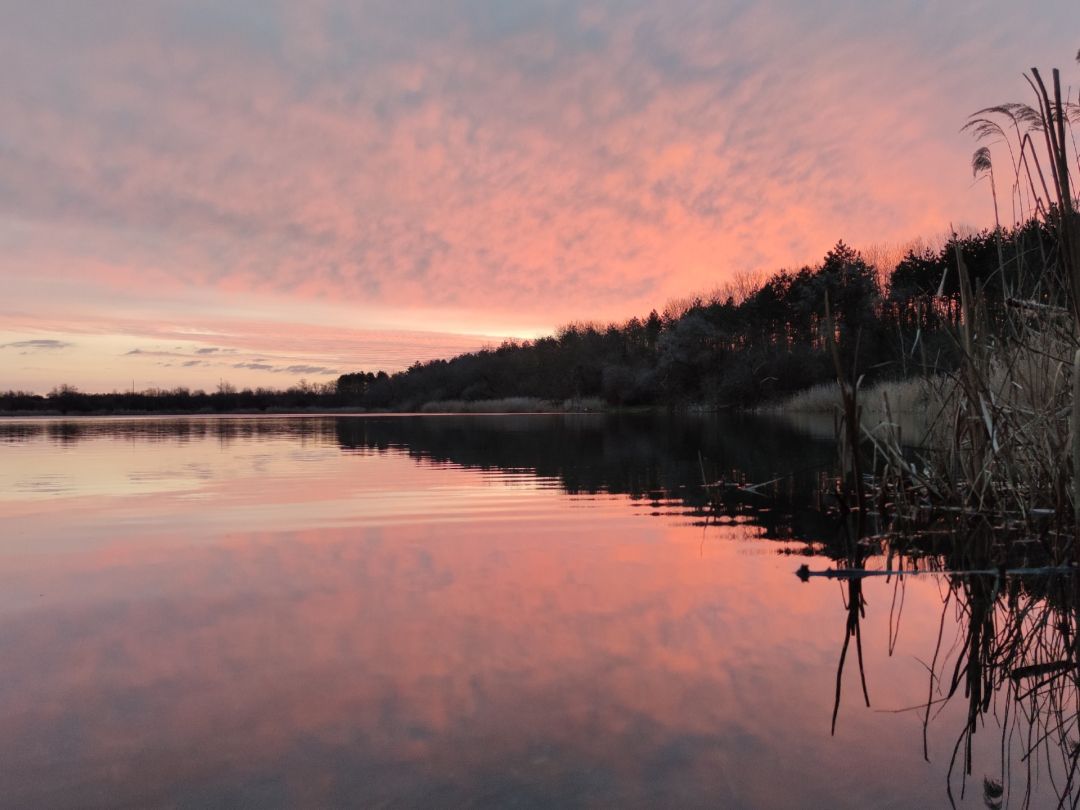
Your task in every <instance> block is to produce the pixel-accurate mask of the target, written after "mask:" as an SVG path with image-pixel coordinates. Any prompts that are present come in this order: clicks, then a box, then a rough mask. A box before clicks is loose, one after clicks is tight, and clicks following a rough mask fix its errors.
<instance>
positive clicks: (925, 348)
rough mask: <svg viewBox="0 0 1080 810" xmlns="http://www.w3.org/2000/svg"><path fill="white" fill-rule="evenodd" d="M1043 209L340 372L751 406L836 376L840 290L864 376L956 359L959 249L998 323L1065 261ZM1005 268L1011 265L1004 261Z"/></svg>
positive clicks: (420, 395) (460, 393)
mask: <svg viewBox="0 0 1080 810" xmlns="http://www.w3.org/2000/svg"><path fill="white" fill-rule="evenodd" d="M1052 236H1053V235H1052V234H1050V233H1048V232H1047V231H1046V228H1045V226H1044V225H1040V224H1038V223H1035V222H1031V223H1028V224H1026V225H1023V226H1020V227H1017V228H1015V229H1011V230H1006V231H1002V232H1000V233H997V232H995V231H982V232H979V233H975V234H972V235H968V236H965V237H954V238H953V239H951V240H949V241H948V242H947V243H946V244H944V245H943V246H941V247H940V248H938V249H931V248H924V249H921V250H914V249H913V250H910V251H908V253H907V254H906V255H905V256H903V258H902V259H901V260H900V261H899V262H898V263H897V265H896V267H895V268H894V269H892V270H891V271H890V272H889V273H888V274H887V275H883V274H882V273H881V272H880V270H879V268H877V267H875V266H873V265H872V264H871V263H869V262H868V261H866V260H865V259H864V258H863V256H862V255H861V254H860V253H858V252H857V251H855V250H853V249H852V248H851V247H849V246H848V245H846V244H844V243H843V242H842V241H841V242H839V243H837V245H836V246H835V247H834V248H833V249H832V250H830V251H829V252H828V254H827V255H826V256H825V257H824V259H823V260H822V262H821V263H820V264H818V265H816V266H812V267H811V266H806V267H803V268H801V269H799V270H797V271H793V272H792V271H780V272H778V273H776V274H775V275H773V276H772V277H770V278H768V279H767V280H765V281H764V282H763V283H760V284H757V285H754V286H752V287H750V288H749V289H745V290H742V291H736V290H733V289H729V290H727V291H725V292H722V293H720V294H714V295H713V296H710V297H709V298H708V299H694V300H691V301H689V302H687V303H686V304H685V305H684V306H682V307H680V308H678V309H676V310H674V311H669V312H667V313H665V314H664V315H660V314H658V313H657V312H656V311H653V312H651V313H650V314H649V315H648V316H647V317H645V318H632V319H630V320H629V321H627V322H625V323H623V324H611V325H607V326H596V325H590V324H584V325H579V324H571V325H569V326H566V327H564V328H562V329H560V330H559V331H558V333H557V334H555V335H553V336H550V337H543V338H539V339H537V340H533V341H521V342H518V341H510V342H507V343H504V344H503V345H501V346H499V347H498V348H492V349H484V350H482V351H478V352H472V353H468V354H463V355H460V356H458V357H455V358H453V359H450V360H434V361H431V362H427V363H417V364H415V365H413V366H412V367H410V368H409V369H407V370H406V371H403V372H400V373H398V374H394V375H390V376H387V375H383V374H378V375H376V374H371V373H363V372H357V373H354V374H346V375H343V376H342V377H340V378H339V379H338V383H337V390H336V396H337V397H338V400H339V401H341V402H346V403H349V404H354V405H357V406H362V407H367V408H375V409H382V408H402V407H404V408H408V407H416V406H418V405H421V404H423V403H425V402H431V401H443V400H464V401H472V400H483V399H493V398H511V397H532V398H539V399H544V400H553V401H557V402H558V401H564V400H580V399H587V398H600V399H603V400H604V401H605V402H606V403H608V404H609V405H613V406H635V405H684V404H691V403H700V404H707V405H715V406H718V407H730V406H743V407H745V406H750V405H754V404H757V403H760V402H763V401H766V400H769V399H775V398H779V397H783V396H787V395H789V394H792V393H794V392H796V391H799V390H802V389H804V388H807V387H809V386H812V385H815V384H817V383H821V382H826V381H829V380H832V379H834V378H835V369H834V364H833V361H832V359H831V356H830V355H829V353H828V351H827V348H826V342H825V335H824V332H823V328H824V324H825V300H826V295H827V296H828V299H829V301H830V305H831V309H832V313H833V316H834V323H835V329H836V338H837V341H838V345H839V349H840V355H841V361H842V362H843V363H844V366H845V369H858V371H859V373H861V374H865V375H866V376H867V378H868V381H870V380H873V379H874V378H882V377H890V376H891V377H897V378H899V377H904V376H909V375H911V374H914V373H918V372H922V371H924V370H926V369H927V367H931V368H935V369H940V370H947V369H949V368H952V367H954V366H955V364H956V362H957V360H958V352H959V348H958V345H957V343H956V341H955V340H954V339H953V337H952V335H953V328H954V327H955V326H956V325H957V323H959V321H960V319H961V317H962V307H961V300H960V287H959V282H958V278H959V276H958V273H957V270H956V267H957V261H958V257H959V259H960V260H962V261H963V262H964V264H965V266H966V268H967V271H968V275H969V278H970V279H971V283H972V284H973V285H975V286H977V287H979V288H981V289H982V290H983V291H984V292H985V296H984V300H985V301H987V306H988V307H989V309H990V310H991V312H990V316H991V318H992V320H993V322H995V323H1000V322H1001V317H1000V315H1001V313H1002V312H1003V308H1004V306H1005V305H1006V299H1007V298H1009V297H1013V298H1019V299H1028V298H1031V297H1033V296H1036V295H1037V290H1038V288H1039V279H1040V278H1042V276H1043V273H1044V271H1045V268H1046V267H1047V266H1049V265H1050V264H1052V263H1053V262H1054V261H1055V257H1054V255H1053V253H1052V251H1050V248H1049V245H1051V244H1053V239H1052V238H1051V237H1052ZM1001 267H1004V268H1005V275H1004V276H1003V274H1002V272H1001V270H1000V268H1001Z"/></svg>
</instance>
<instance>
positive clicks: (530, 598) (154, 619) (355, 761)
mask: <svg viewBox="0 0 1080 810" xmlns="http://www.w3.org/2000/svg"><path fill="white" fill-rule="evenodd" d="M699 452H700V453H701V454H702V456H703V463H704V464H705V465H706V467H707V468H708V474H709V475H710V476H712V475H714V474H717V473H719V472H720V471H726V473H727V475H728V477H729V480H730V479H731V477H732V475H745V476H746V477H747V479H748V480H751V481H766V480H769V479H772V478H774V477H777V476H780V475H787V474H792V475H790V476H789V477H787V478H784V479H783V480H782V481H781V482H779V483H777V484H775V485H773V486H769V487H766V488H765V493H766V494H765V496H763V497H759V498H754V497H749V496H748V497H747V498H745V499H744V500H741V501H735V500H732V501H730V502H729V503H727V505H726V506H725V507H724V508H723V509H721V510H720V511H719V512H718V513H710V512H708V511H707V510H706V509H705V502H706V501H705V496H704V493H703V491H702V488H701V487H700V483H701V477H702V476H701V464H702V461H699V456H698V454H699ZM831 454H832V450H831V448H830V447H829V446H828V445H827V444H822V443H817V442H815V441H813V440H810V439H807V438H803V437H801V436H799V435H798V434H794V433H790V432H787V431H785V430H784V429H782V428H780V427H778V426H776V425H771V424H767V423H756V422H751V421H745V420H744V421H727V422H725V421H716V420H713V419H701V420H685V419H684V420H677V419H671V418H666V417H645V418H633V419H632V418H613V417H602V416H595V417H590V416H566V417H562V416H493V417H434V416H433V417H390V418H375V417H371V418H324V417H318V418H270V417H266V418H263V417H259V418H248V417H245V418H224V419H218V418H192V419H180V420H177V419H144V420H97V421H77V422H61V421H33V422H29V421H27V422H3V423H0V516H2V518H3V528H4V530H3V533H2V538H0V650H2V651H3V655H2V656H0V804H2V805H3V806H5V807H19V808H22V807H33V808H50V807H140V808H143V807H190V808H207V807H257V808H273V807H286V806H300V807H372V806H392V807H443V806H470V807H471V806H480V807H506V806H512V807H574V806H590V807H610V806H653V807H660V806H663V807H725V808H738V807H938V806H943V805H944V806H947V805H948V798H947V794H946V787H947V784H948V780H947V772H948V770H949V764H950V761H951V759H952V756H953V748H954V746H955V745H956V743H957V740H958V739H959V738H960V734H961V732H962V731H963V728H964V725H965V722H966V713H967V706H968V703H967V701H966V700H965V699H964V698H963V695H959V696H957V697H955V699H954V700H951V701H946V702H942V703H941V704H937V705H935V708H934V711H935V716H934V717H933V718H932V720H931V723H930V726H929V733H928V736H927V749H928V755H929V762H927V761H925V760H924V755H923V754H924V752H923V713H922V711H921V710H916V711H897V710H901V709H907V708H909V707H919V706H920V705H922V706H925V704H926V700H927V697H928V694H929V692H928V690H930V681H929V676H928V669H927V667H928V666H929V665H930V662H931V659H932V657H933V655H934V647H935V641H936V639H937V636H938V633H939V627H941V628H942V632H943V634H944V637H945V639H946V643H945V644H944V645H943V652H942V655H945V653H946V652H947V651H948V649H949V645H950V644H952V643H953V642H952V640H953V639H954V638H955V637H956V636H957V633H958V632H959V628H960V627H961V626H962V624H963V617H962V611H960V610H957V609H956V608H951V607H948V606H946V610H945V614H944V616H945V619H944V621H943V618H942V617H943V600H944V598H945V593H946V588H945V586H944V585H943V583H942V582H941V578H940V577H907V578H905V579H904V580H902V581H900V582H897V581H896V580H895V579H893V580H891V581H886V580H885V578H877V579H872V580H868V581H867V582H866V583H865V584H864V586H863V592H864V595H865V597H866V602H867V604H866V610H865V616H864V617H863V618H862V619H861V628H860V631H861V642H862V647H863V656H864V662H865V676H866V682H867V691H868V693H869V697H870V703H871V707H870V708H867V707H866V705H865V703H864V700H863V696H862V691H861V686H860V680H859V672H858V669H857V666H856V665H855V663H854V662H853V660H852V659H850V658H849V661H848V665H847V667H846V669H845V671H844V673H843V676H842V678H841V684H842V692H841V697H840V708H839V714H838V720H837V726H836V732H835V734H834V735H831V734H830V726H831V722H832V713H833V708H834V698H835V694H836V684H837V663H838V660H839V656H840V651H841V647H842V645H843V642H844V638H845V633H846V629H845V628H846V622H847V620H848V611H847V609H846V606H845V602H844V599H845V594H846V592H847V591H846V590H845V587H846V586H842V585H839V584H837V583H835V582H831V581H825V580H823V579H815V580H811V581H810V582H808V583H801V582H800V581H799V580H798V579H797V578H796V577H795V576H794V575H793V574H794V571H795V570H796V568H797V567H798V566H799V565H800V564H801V563H803V562H809V563H810V564H811V566H812V567H814V568H825V567H827V566H828V565H829V560H828V559H827V558H825V557H820V556H819V557H816V558H812V559H807V558H806V557H805V556H803V555H805V554H806V553H809V552H811V551H816V552H822V551H823V550H824V548H825V545H823V544H827V543H828V542H830V540H831V539H832V537H833V535H834V534H835V530H834V529H833V528H832V525H831V523H830V521H829V520H828V519H827V518H825V517H823V516H822V515H820V514H819V513H816V512H814V511H813V510H812V509H810V508H809V507H811V506H812V505H813V502H812V495H811V493H812V491H813V484H814V482H815V480H816V477H817V476H818V475H820V474H821V473H822V472H823V471H824V470H825V469H826V468H827V465H828V463H829V462H830V460H831V457H832V456H831ZM897 599H899V600H901V601H902V611H901V610H899V609H898V606H897V604H896V600H897ZM954 646H955V645H954ZM890 647H891V648H892V649H891V654H890ZM851 655H852V656H853V655H854V653H851ZM924 662H926V663H924ZM939 696H940V695H937V694H936V693H935V697H939ZM1006 722H1007V721H1006ZM1051 754H1052V752H1051ZM1051 754H1048V756H1049V755H1051ZM972 759H973V765H972V775H971V776H970V777H968V779H967V797H966V799H965V800H963V801H961V800H960V797H959V791H960V786H961V778H960V777H961V772H962V770H963V768H962V765H958V766H957V770H956V771H955V772H954V774H953V779H952V785H953V792H954V794H955V795H956V799H957V801H958V803H960V804H962V805H964V806H976V807H978V806H984V785H983V779H984V777H985V776H990V777H991V778H993V779H1001V777H1002V735H1001V731H1000V728H999V727H998V726H997V725H995V723H994V720H993V717H992V713H991V714H989V715H988V716H987V718H986V721H985V723H983V722H980V726H979V731H978V733H976V734H975V735H974V738H973V753H972ZM1005 759H1006V760H1007V764H1008V761H1011V763H1012V764H1011V766H1010V767H1012V768H1013V770H1014V774H1013V778H1012V780H1011V781H1006V787H1007V788H1008V789H1009V790H1010V791H1012V793H1013V795H1012V797H1011V800H1012V803H1013V804H1016V803H1018V801H1019V799H1020V796H1019V793H1020V792H1022V791H1023V789H1024V785H1025V784H1026V783H1027V781H1029V780H1027V779H1026V778H1021V777H1020V776H1019V772H1020V771H1022V770H1024V769H1025V768H1026V767H1027V766H1026V765H1025V764H1022V763H1020V761H1019V758H1018V755H1015V754H1010V755H1007V756H1006V757H1005ZM1030 781H1031V782H1032V783H1033V784H1034V786H1033V790H1034V791H1035V794H1034V799H1033V801H1032V804H1033V806H1042V805H1043V804H1045V803H1047V802H1049V803H1050V804H1051V806H1052V805H1053V804H1054V803H1056V798H1054V797H1055V796H1056V794H1055V793H1054V788H1053V786H1052V785H1051V784H1049V781H1048V779H1046V778H1040V777H1039V775H1038V773H1037V772H1036V773H1035V776H1034V777H1033V778H1032V780H1030Z"/></svg>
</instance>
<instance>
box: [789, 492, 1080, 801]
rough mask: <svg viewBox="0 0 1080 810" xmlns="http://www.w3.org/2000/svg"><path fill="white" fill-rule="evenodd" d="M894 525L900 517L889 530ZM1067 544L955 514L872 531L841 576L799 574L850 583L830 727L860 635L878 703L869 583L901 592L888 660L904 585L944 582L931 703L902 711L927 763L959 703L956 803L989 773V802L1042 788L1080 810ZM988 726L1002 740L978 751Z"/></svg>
mask: <svg viewBox="0 0 1080 810" xmlns="http://www.w3.org/2000/svg"><path fill="white" fill-rule="evenodd" d="M873 516H874V517H880V513H878V514H874V515H873ZM909 517H910V516H909ZM939 518H940V516H939ZM897 522H898V521H896V519H895V516H894V520H893V522H891V523H890V526H891V527H893V528H895V526H896V523H897ZM901 545H902V546H903V548H902V549H901V548H899V546H901ZM1062 548H1063V547H1062V546H1061V544H1060V543H1058V542H1056V541H1055V540H1054V539H1053V538H1052V536H1051V535H1050V534H1048V533H1044V534H1042V535H1040V536H1037V537H1025V536H1022V535H1018V534H1017V533H1015V532H1008V531H1003V530H1002V527H1000V526H990V525H988V523H987V522H986V521H985V520H984V519H983V518H972V517H971V516H965V515H954V516H948V517H946V518H944V519H935V520H934V521H932V522H931V523H930V524H924V526H923V529H922V530H921V531H909V532H906V533H902V534H895V535H894V534H890V533H888V532H886V533H882V534H876V535H875V534H870V535H869V536H868V537H864V538H862V539H861V540H860V541H859V542H858V543H856V544H854V545H853V546H852V549H853V554H852V556H850V557H849V558H848V559H847V560H846V561H845V563H846V564H845V565H843V566H841V567H839V568H837V569H834V570H829V571H811V570H809V567H808V566H804V567H803V568H802V569H800V575H801V576H802V577H803V578H804V579H809V578H811V577H818V576H820V577H824V578H827V579H840V580H842V581H844V588H845V593H844V596H845V598H844V600H843V607H844V615H845V619H844V642H843V644H842V646H841V651H840V661H839V666H838V670H837V680H836V695H835V709H834V714H833V732H834V733H835V731H836V727H837V726H836V723H837V716H838V713H839V710H840V706H841V683H842V679H843V672H844V666H845V660H846V658H847V656H848V652H849V644H850V642H851V640H852V639H854V640H855V644H856V650H857V653H858V656H859V672H860V678H861V681H862V687H863V697H864V699H865V702H866V705H867V706H869V705H870V701H869V696H868V691H867V683H866V677H865V671H864V668H863V661H862V654H861V640H862V637H861V634H860V621H861V620H862V619H864V618H865V617H866V610H865V601H864V600H863V598H862V587H863V583H864V582H865V581H866V580H867V579H868V578H870V577H878V576H881V577H885V578H886V579H888V580H890V581H891V584H892V586H893V598H892V603H891V608H890V614H891V615H890V619H889V633H890V638H889V653H890V655H891V654H892V651H893V649H894V645H895V638H894V633H895V632H898V628H899V621H900V620H899V611H900V610H901V609H902V606H903V588H904V585H905V583H906V581H907V579H908V578H910V577H913V576H932V577H934V578H935V579H937V580H938V582H939V584H940V589H939V590H940V593H941V609H940V617H939V621H938V629H937V634H936V638H935V639H933V640H930V639H927V640H926V647H925V649H926V654H925V655H924V656H921V657H920V660H923V661H924V662H925V667H926V670H927V673H928V677H927V687H926V699H925V701H924V703H923V704H922V705H921V706H914V707H904V709H903V711H917V712H919V714H920V715H921V718H922V746H923V756H924V758H925V759H926V760H927V761H930V759H931V753H930V750H931V745H930V742H929V741H930V739H931V737H932V736H934V734H935V733H940V732H941V729H938V731H937V732H935V726H940V725H941V724H942V723H946V722H947V723H952V722H955V717H956V716H957V715H955V714H954V713H948V714H947V713H946V711H945V710H946V708H947V707H948V706H950V705H953V704H957V703H959V706H960V708H961V712H960V714H959V715H958V716H960V717H961V718H962V720H961V724H960V727H959V729H956V728H955V727H954V728H953V732H952V733H953V735H954V741H953V743H952V745H951V748H950V751H949V760H948V771H947V774H946V784H945V790H946V795H947V797H948V799H949V801H950V803H951V804H952V805H953V806H956V805H957V802H959V801H962V800H964V799H965V798H966V797H967V796H968V794H969V793H970V792H971V790H972V785H971V780H972V778H973V777H975V776H976V774H981V786H980V787H981V792H982V800H983V802H984V804H985V805H986V806H987V807H991V808H1001V807H1007V806H1020V807H1024V808H1027V807H1032V806H1042V804H1043V802H1044V801H1045V796H1044V795H1041V792H1042V791H1044V790H1045V787H1044V786H1045V785H1049V786H1050V787H1051V790H1052V793H1053V795H1054V796H1055V798H1056V800H1057V803H1058V806H1059V807H1077V806H1080V773H1078V770H1080V578H1078V576H1077V569H1076V568H1075V566H1074V565H1073V564H1072V563H1071V562H1069V561H1068V560H1066V559H1064V558H1063V554H1062V551H1061V549H1062ZM942 549H945V550H944V551H943V550H942ZM870 560H873V561H874V567H873V568H869V569H868V568H867V562H868V561H870ZM943 718H944V719H943ZM990 729H996V730H997V732H996V733H997V739H996V740H995V741H993V744H992V745H989V744H988V745H984V746H982V747H981V749H980V748H979V747H978V746H976V742H977V740H978V739H979V737H980V735H988V734H992V733H993V732H991V731H990ZM945 731H946V732H947V729H945ZM980 750H981V754H980ZM994 752H996V753H994ZM976 789H978V788H976Z"/></svg>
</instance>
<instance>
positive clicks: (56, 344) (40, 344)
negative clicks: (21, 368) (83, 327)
mask: <svg viewBox="0 0 1080 810" xmlns="http://www.w3.org/2000/svg"><path fill="white" fill-rule="evenodd" d="M74 345H75V344H74V343H68V342H67V341H64V340H48V339H42V340H16V341H15V342H14V343H0V349H21V350H22V351H21V353H22V354H28V353H30V352H52V351H57V350H59V349H70V348H71V347H72V346H74Z"/></svg>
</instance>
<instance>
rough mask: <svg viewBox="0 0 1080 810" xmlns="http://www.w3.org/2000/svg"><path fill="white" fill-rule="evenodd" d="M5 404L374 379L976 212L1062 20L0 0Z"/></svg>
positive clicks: (491, 2)
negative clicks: (95, 394)
mask: <svg viewBox="0 0 1080 810" xmlns="http://www.w3.org/2000/svg"><path fill="white" fill-rule="evenodd" d="M0 19H3V21H4V23H3V25H2V26H0V121H2V122H3V124H2V126H0V389H4V390H6V389H24V390H35V391H39V392H45V391H48V390H49V389H50V388H52V387H53V386H54V385H57V384H60V383H67V384H72V385H76V386H78V387H80V388H82V389H84V390H90V391H109V390H113V389H127V388H129V387H135V388H137V389H144V388H148V387H174V386H177V385H185V386H190V387H193V388H207V389H212V388H214V387H215V386H216V385H217V384H218V383H219V381H222V380H225V381H228V382H230V383H232V384H234V385H269V386H273V387H285V386H288V385H292V384H295V383H296V382H297V381H298V380H299V379H301V378H304V379H307V380H308V381H312V382H319V381H324V380H328V379H332V378H333V377H336V376H337V375H338V374H339V373H344V372H349V371H356V370H361V369H363V370H379V369H384V370H387V371H394V370H398V369H401V368H404V367H407V366H408V365H410V364H411V363H413V362H414V361H417V360H427V359H431V358H434V357H446V356H451V355H454V354H457V353H460V352H462V351H469V350H473V349H476V348H479V347H481V346H485V345H497V344H498V343H500V342H501V341H502V340H504V339H506V338H507V337H519V338H532V337H536V336H538V335H541V334H545V333H549V332H551V331H553V330H554V329H555V328H557V327H558V326H559V325H562V324H565V323H568V322H571V321H583V320H589V321H609V320H624V319H626V318H629V317H631V316H634V315H644V314H647V313H648V312H649V310H650V309H652V308H657V309H662V308H663V307H664V305H665V303H666V302H667V301H669V300H671V299H673V298H678V297H684V296H686V295H688V294H692V293H695V292H701V291H707V290H710V289H713V288H715V287H717V286H718V285H722V284H723V283H724V281H725V280H727V279H730V278H732V277H733V275H735V274H739V273H745V272H772V271H774V270H777V269H780V268H781V267H797V266H802V265H803V264H807V263H814V262H816V261H819V260H820V259H821V257H822V256H824V254H825V252H826V251H827V250H828V249H829V248H830V247H831V246H832V245H833V244H835V243H836V241H837V240H838V239H843V240H844V241H846V242H848V243H849V244H852V245H855V246H856V247H860V248H864V249H870V248H872V247H873V246H880V245H900V244H904V243H906V242H908V241H910V240H912V239H914V238H918V237H932V236H934V235H938V234H941V233H943V232H945V231H947V230H948V228H949V227H950V226H960V225H973V226H982V225H987V224H992V221H993V208H992V203H991V200H990V194H989V189H988V188H987V186H986V184H985V183H984V182H980V183H976V182H974V181H973V178H972V175H971V170H970V158H971V153H972V151H973V150H974V149H975V146H976V144H975V143H974V142H973V141H972V140H971V138H970V136H968V135H966V134H963V133H961V132H960V131H959V130H960V127H961V126H962V125H963V123H964V121H965V119H966V117H967V116H968V115H969V114H970V113H972V112H974V111H976V110H978V109H980V108H982V107H985V106H988V105H990V104H996V103H1000V102H1003V101H1010V100H1027V99H1026V95H1025V91H1026V89H1027V88H1026V85H1025V84H1024V82H1023V79H1022V73H1023V71H1025V70H1026V69H1028V68H1029V67H1031V66H1039V67H1041V68H1045V69H1049V68H1050V67H1053V66H1058V67H1061V68H1062V69H1063V70H1064V76H1065V81H1066V82H1067V83H1068V82H1072V83H1073V85H1074V86H1075V84H1076V83H1078V82H1080V71H1078V69H1077V67H1076V64H1075V61H1074V60H1075V55H1076V52H1077V48H1078V47H1080V25H1077V24H1076V23H1077V15H1076V9H1075V0H1042V1H1041V2H1039V3H1038V4H1037V6H1035V7H1030V8H1029V7H1026V6H1023V4H1019V3H1016V2H1015V0H1010V2H1004V0H986V1H985V2H974V0H941V1H940V2H914V1H913V0H908V1H907V2H904V1H903V0H898V1H897V2H889V3H876V2H866V0H820V2H808V1H807V0H774V1H773V2H748V1H747V2H743V0H732V1H731V2H714V3H701V2H685V1H684V0H667V1H666V2H664V3H656V2H645V1H644V0H643V1H642V2H637V1H636V0H598V1H597V2H592V1H591V0H582V1H581V2H568V1H564V0H544V1H543V2H541V1H540V0H375V1H373V2H355V1H353V0H310V1H309V2H303V3H300V2H283V1H278V0H230V1H229V2H220V0H185V1H184V2H181V1H180V0H175V1H174V0H142V1H141V2H118V1H117V0H95V2H93V3H87V2H79V1H78V0H68V2H55V1H54V0H35V2H33V3H29V2H25V0H0Z"/></svg>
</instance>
